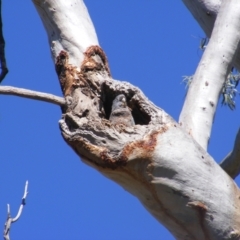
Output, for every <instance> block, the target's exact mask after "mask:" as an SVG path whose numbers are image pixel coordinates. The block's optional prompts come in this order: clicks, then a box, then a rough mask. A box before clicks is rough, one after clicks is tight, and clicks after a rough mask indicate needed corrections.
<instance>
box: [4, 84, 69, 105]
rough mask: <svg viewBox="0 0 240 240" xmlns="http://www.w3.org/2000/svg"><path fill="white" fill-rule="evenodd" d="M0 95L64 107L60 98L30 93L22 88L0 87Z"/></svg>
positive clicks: (47, 94)
mask: <svg viewBox="0 0 240 240" xmlns="http://www.w3.org/2000/svg"><path fill="white" fill-rule="evenodd" d="M0 94H3V95H14V96H19V97H24V98H30V99H34V100H40V101H44V102H49V103H53V104H56V105H59V106H64V105H65V100H64V98H62V97H58V96H55V95H53V94H49V93H43V92H37V91H32V90H28V89H24V88H17V87H11V86H0Z"/></svg>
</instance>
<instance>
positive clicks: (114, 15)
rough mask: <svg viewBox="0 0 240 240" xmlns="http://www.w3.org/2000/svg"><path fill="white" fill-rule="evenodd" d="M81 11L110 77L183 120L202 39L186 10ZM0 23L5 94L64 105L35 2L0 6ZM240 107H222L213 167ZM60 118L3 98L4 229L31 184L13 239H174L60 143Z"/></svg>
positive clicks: (119, 7) (112, 7) (112, 6)
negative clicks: (36, 95) (26, 92)
mask: <svg viewBox="0 0 240 240" xmlns="http://www.w3.org/2000/svg"><path fill="white" fill-rule="evenodd" d="M85 3H86V5H87V7H88V9H89V12H90V15H91V18H92V20H93V22H94V24H95V27H96V31H97V34H98V38H99V42H100V45H101V46H102V48H103V49H104V50H105V52H106V53H107V56H108V59H109V62H110V67H111V71H112V75H113V77H114V78H115V79H119V80H125V81H129V82H131V83H132V84H134V85H136V86H138V87H140V88H141V89H142V90H143V91H144V93H145V94H146V95H147V96H148V97H149V98H150V99H151V100H152V101H153V102H154V103H155V104H156V105H158V106H159V107H161V108H163V109H164V110H165V111H166V112H168V113H169V114H170V115H171V116H172V117H173V118H175V119H176V120H177V119H178V116H179V113H180V111H181V107H182V104H183V101H184V97H185V92H186V91H185V87H184V85H183V84H181V81H182V76H183V75H191V74H193V73H194V71H195V69H196V66H197V64H198V61H199V60H200V56H201V52H200V50H198V47H199V42H200V38H201V37H204V34H203V32H202V31H201V29H200V28H199V26H198V25H197V23H196V22H195V20H194V19H193V18H192V16H191V14H190V13H189V12H188V10H187V9H186V8H185V6H184V5H183V3H182V2H181V1H173V0H170V1H147V0H142V1H137V0H131V1H117V0H116V1H110V0H108V1H107V0H106V1H96V0H85ZM3 22H4V34H5V40H6V56H7V61H8V66H9V69H10V73H9V74H8V75H7V77H6V79H5V80H4V81H3V83H2V85H12V86H17V87H23V88H28V89H32V90H38V91H43V92H49V93H53V94H56V95H59V96H60V95H61V91H60V86H59V83H58V79H57V77H56V74H55V71H54V66H53V63H52V60H51V57H50V50H49V47H48V42H47V37H46V33H45V30H44V29H43V26H42V23H41V21H40V18H39V16H38V15H37V12H36V10H35V9H34V7H33V4H32V3H31V1H14V2H13V1H7V0H3ZM79 41H81V39H79ZM237 105H238V106H237V109H236V110H235V111H231V110H230V109H228V108H227V107H222V106H221V104H219V107H218V112H217V114H216V118H215V123H214V128H213V133H212V138H211V140H210V147H209V152H210V154H211V155H212V156H213V157H214V159H216V161H220V160H221V159H222V158H223V157H224V156H225V155H226V154H227V153H228V152H229V151H230V150H231V148H232V145H233V142H234V137H235V134H236V132H237V129H238V127H239V116H240V114H239V105H240V101H239V99H237ZM60 117H61V111H60V108H59V107H57V106H54V105H51V104H48V103H44V102H39V101H34V100H28V99H23V98H18V97H9V96H0V146H1V151H0V160H1V161H0V169H1V174H0V195H1V198H0V223H1V224H2V225H1V224H0V226H3V224H4V222H5V218H6V204H7V203H10V204H11V209H12V214H13V215H15V214H16V212H17V209H18V207H19V204H20V202H21V197H22V194H23V188H24V184H25V181H26V180H29V195H28V199H27V205H26V207H25V208H24V212H23V215H22V216H21V218H20V220H19V221H18V222H17V223H15V224H13V226H12V229H11V239H14V240H15V239H16V240H17V239H24V240H28V239H29V240H31V239H34V240H42V239H44V240H48V239H49V240H50V239H51V240H53V239H58V240H65V239H74V240H75V239H84V240H85V239H87V240H88V239H90V240H95V239H96V240H102V239H103V240H105V239H106V240H110V239H111V240H122V239H127V240H128V239H139V240H145V239H151V240H152V239H160V240H165V239H169V240H171V239H173V237H172V236H171V234H170V233H169V232H168V230H166V229H165V228H164V227H163V226H161V225H160V224H159V223H158V222H157V221H156V220H155V219H154V218H153V217H152V216H151V215H150V214H149V213H148V212H147V211H146V210H145V209H144V208H143V207H142V205H141V204H140V203H139V201H138V200H137V199H136V198H135V197H133V196H132V195H130V194H129V193H128V192H126V191H125V190H124V189H122V188H121V187H120V186H118V185H116V184H115V183H114V182H111V181H110V180H108V179H106V178H105V177H103V176H102V175H101V174H100V173H98V172H96V171H95V170H93V169H91V168H90V167H88V166H86V165H85V164H83V163H82V162H81V160H80V159H79V158H78V156H77V155H76V154H75V153H74V152H73V151H72V149H70V148H69V147H68V146H67V145H66V144H65V142H64V141H63V139H62V137H61V134H60V131H59V127H58V120H59V119H60ZM237 182H238V184H239V183H240V178H238V179H237ZM0 231H1V229H0Z"/></svg>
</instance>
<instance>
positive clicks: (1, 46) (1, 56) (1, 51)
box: [0, 0, 8, 83]
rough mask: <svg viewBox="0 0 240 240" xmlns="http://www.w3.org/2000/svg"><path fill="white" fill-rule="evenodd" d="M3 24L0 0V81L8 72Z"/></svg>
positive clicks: (0, 0) (0, 1) (0, 2)
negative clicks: (0, 69)
mask: <svg viewBox="0 0 240 240" xmlns="http://www.w3.org/2000/svg"><path fill="white" fill-rule="evenodd" d="M2 28H3V24H2V0H0V63H1V68H2V71H1V74H0V83H1V82H2V80H3V79H4V78H5V76H6V75H7V73H8V68H7V62H6V58H5V40H4V37H3V29H2Z"/></svg>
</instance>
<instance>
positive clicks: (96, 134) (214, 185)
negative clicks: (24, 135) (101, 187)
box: [35, 0, 240, 240]
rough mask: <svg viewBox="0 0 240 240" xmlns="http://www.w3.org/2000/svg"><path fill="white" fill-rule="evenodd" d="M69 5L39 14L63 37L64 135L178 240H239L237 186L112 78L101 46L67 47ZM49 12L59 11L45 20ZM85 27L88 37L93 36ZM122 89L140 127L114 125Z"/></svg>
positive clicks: (48, 1)
mask: <svg viewBox="0 0 240 240" xmlns="http://www.w3.org/2000/svg"><path fill="white" fill-rule="evenodd" d="M35 2H40V1H35ZM56 3H58V4H57V9H58V11H55V4H56ZM75 3H77V4H76V7H80V9H83V8H81V6H82V1H81V0H78V1H77V0H69V1H67V4H69V6H71V5H72V4H75ZM65 4H66V1H64V0H58V1H53V0H45V1H42V4H41V8H42V11H41V12H40V11H39V13H40V15H41V18H42V19H43V18H44V19H43V21H44V22H45V23H44V24H45V26H48V27H47V28H48V29H47V33H48V35H51V28H52V31H53V32H55V30H56V26H58V25H59V26H58V28H57V29H58V31H59V32H58V34H57V35H55V37H56V39H55V41H56V42H57V43H58V44H60V45H61V51H57V53H56V54H55V53H54V52H53V57H54V62H55V64H56V66H55V67H56V70H57V74H58V77H59V79H60V82H61V86H62V89H63V92H64V95H65V96H66V102H67V107H66V108H67V109H66V112H65V113H64V114H63V115H62V118H61V120H60V121H59V123H60V128H61V133H62V136H63V138H64V140H65V141H66V142H67V144H68V145H69V146H71V147H72V149H73V150H74V151H75V153H76V154H77V155H78V156H79V157H80V158H81V159H82V160H83V161H84V162H85V163H87V164H88V165H90V166H92V167H93V168H95V169H97V170H98V171H99V172H101V173H102V174H103V175H105V176H107V177H108V178H110V179H112V180H113V181H115V182H117V183H118V184H120V185H121V186H122V187H123V188H124V189H126V190H127V191H129V192H130V193H131V194H133V195H134V196H136V197H137V198H138V199H139V200H140V202H141V203H142V204H143V205H144V207H145V208H146V209H147V210H148V211H149V212H150V213H151V214H152V215H153V216H154V217H155V218H156V219H157V220H158V221H159V222H161V223H162V224H163V225H165V226H166V227H167V228H168V229H169V230H170V231H171V233H172V234H173V235H174V236H175V237H176V238H177V239H193V240H196V239H199V240H202V239H209V240H210V239H233V238H234V237H236V236H237V234H238V231H239V229H240V227H239V226H240V213H239V211H238V209H239V208H240V202H239V199H238V196H239V195H240V192H239V189H238V188H237V187H236V185H235V183H234V182H233V181H232V179H231V178H229V176H228V175H227V174H226V173H225V172H224V171H223V170H222V169H221V168H220V167H219V166H218V164H216V162H214V160H213V159H212V158H211V157H210V156H209V155H208V154H207V153H206V152H205V151H204V149H203V148H201V147H200V146H199V145H198V144H197V143H196V141H194V140H193V138H192V137H191V136H189V134H188V133H186V132H185V131H184V129H183V128H182V127H180V126H179V125H178V124H177V123H176V122H175V121H174V120H173V119H172V118H171V117H170V116H169V115H168V114H167V113H165V112H164V111H163V110H162V109H160V108H158V107H156V106H155V105H154V104H153V103H152V102H150V101H149V100H148V99H147V97H145V96H144V94H143V93H142V92H141V91H140V90H139V89H138V88H136V87H134V86H132V85H131V84H129V83H126V82H120V81H114V80H113V79H112V78H111V77H110V76H109V71H108V66H107V61H106V56H105V55H104V52H103V51H102V49H100V48H99V46H96V44H93V45H94V46H91V45H89V47H88V48H87V49H85V51H84V52H82V51H78V49H77V52H76V53H73V52H72V48H68V47H67V45H63V44H61V41H62V39H61V36H65V37H66V38H67V39H68V31H69V29H68V28H64V27H63V26H65V24H69V27H70V28H71V24H73V23H75V22H74V21H70V19H71V18H67V19H66V18H65V12H64V8H65V7H66V5H65ZM74 6H75V5H74ZM52 9H54V11H53V10H52ZM69 9H70V7H69ZM69 9H67V10H66V14H67V15H68V13H69ZM44 11H45V12H49V11H52V12H51V14H47V16H48V17H44V16H43V15H44V14H43V13H44ZM72 11H74V12H77V10H74V9H72ZM79 13H80V15H79V16H78V17H79V19H80V20H79V21H80V22H78V23H79V24H80V26H81V25H82V24H83V25H84V24H85V23H84V20H83V17H82V16H85V17H86V16H87V18H89V16H88V13H87V11H86V10H85V11H83V10H80V11H79ZM61 15H62V16H61ZM74 16H75V17H76V18H77V16H76V15H74ZM60 19H63V20H62V21H60ZM52 22H53V23H52ZM66 22H68V23H66ZM76 25H77V24H76ZM85 30H86V31H85V32H83V34H86V35H87V36H89V33H88V31H87V29H85ZM89 31H90V32H91V31H92V29H90V30H89ZM69 36H70V39H71V38H73V39H72V40H71V41H70V40H69V41H68V42H69V44H70V45H71V43H73V44H74V43H75V42H79V44H81V39H79V34H78V32H76V34H74V32H72V31H71V33H70V34H69ZM49 39H51V36H49ZM83 43H84V44H85V43H86V42H85V38H84V36H83ZM89 43H90V44H91V41H89ZM85 46H86V45H85ZM51 47H52V45H51ZM69 49H70V50H69ZM79 54H80V56H78V55H79ZM82 57H83V58H82ZM74 58H76V59H74ZM81 58H82V60H83V61H80V59H81ZM79 62H80V64H81V65H79ZM120 94H122V95H124V96H125V98H124V99H125V101H124V106H125V107H126V108H127V109H129V110H130V112H131V114H132V117H133V119H134V122H135V125H133V124H131V125H127V126H126V125H124V124H122V123H123V122H124V121H119V122H120V124H117V123H116V122H118V121H115V122H114V123H113V122H112V121H111V119H110V118H109V116H111V114H112V113H111V110H112V109H113V106H112V105H113V100H114V99H116V96H119V95H120ZM128 113H129V112H128ZM115 117H116V118H117V117H118V116H117V115H115ZM119 120H121V119H119ZM124 120H125V119H124ZM219 206H221V208H219Z"/></svg>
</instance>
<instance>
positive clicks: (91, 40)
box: [33, 0, 98, 68]
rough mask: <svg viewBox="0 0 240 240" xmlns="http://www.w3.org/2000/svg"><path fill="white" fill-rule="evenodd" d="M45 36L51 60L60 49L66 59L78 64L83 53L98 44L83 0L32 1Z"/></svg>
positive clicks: (75, 64)
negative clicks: (65, 53) (66, 55)
mask: <svg viewBox="0 0 240 240" xmlns="http://www.w3.org/2000/svg"><path fill="white" fill-rule="evenodd" d="M33 2H34V5H35V7H36V9H37V11H38V14H39V15H40V17H41V19H42V22H43V24H44V27H45V30H46V32H47V36H48V42H49V45H50V50H51V54H52V58H53V61H54V63H55V62H56V57H57V56H58V55H59V53H60V52H61V51H62V50H64V51H67V52H68V54H69V62H70V63H71V64H73V65H74V66H76V67H77V68H79V67H80V65H81V63H82V61H83V58H84V54H83V53H84V52H85V51H86V49H87V48H88V47H89V46H91V45H98V39H97V35H96V32H95V28H94V26H93V24H92V21H91V18H90V17H89V14H88V11H87V8H86V6H85V4H84V2H83V1H79V0H76V1H73V0H70V1H59V0H50V1H49V0H48V1H42V0H33Z"/></svg>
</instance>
